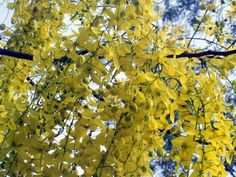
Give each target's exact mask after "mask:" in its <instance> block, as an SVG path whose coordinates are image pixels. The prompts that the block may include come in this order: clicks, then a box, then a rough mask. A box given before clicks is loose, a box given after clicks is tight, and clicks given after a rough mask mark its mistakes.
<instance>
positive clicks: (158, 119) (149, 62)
mask: <svg viewBox="0 0 236 177" xmlns="http://www.w3.org/2000/svg"><path fill="white" fill-rule="evenodd" d="M201 3H202V4H201V8H202V11H203V12H204V15H203V16H202V17H201V18H200V19H199V21H200V23H199V24H201V25H197V26H195V33H194V35H195V34H196V33H197V32H201V33H203V34H204V35H205V36H206V37H215V36H217V44H218V45H221V46H225V49H227V51H231V52H230V54H229V55H223V54H222V53H220V54H219V53H218V54H219V55H218V54H217V53H214V52H212V51H208V52H205V53H203V54H204V55H202V56H201V57H189V55H188V56H187V57H186V53H187V54H191V52H192V53H193V54H194V53H195V52H196V51H197V50H198V49H197V48H194V47H191V41H192V40H193V38H194V35H193V36H192V38H191V39H187V38H185V36H184V34H185V31H184V28H183V27H182V26H178V25H176V26H171V25H168V24H166V25H163V26H159V25H158V20H160V19H161V18H162V17H163V12H162V11H161V10H160V9H159V10H158V11H157V12H155V11H154V10H153V2H152V0H126V1H125V0H100V1H98V0H89V1H87V0H81V1H69V0H63V1H56V0H50V1H46V0H35V1H29V0H16V1H15V2H14V3H9V4H8V8H9V9H12V10H14V16H13V18H12V23H13V24H14V28H6V26H4V25H2V26H1V30H2V31H3V32H2V34H3V35H4V36H5V37H8V38H9V40H8V42H7V44H6V46H4V47H5V48H6V49H9V50H10V49H11V50H12V51H19V52H22V53H23V52H24V53H28V54H31V55H27V56H33V59H32V60H31V59H29V58H30V57H29V58H28V59H27V60H24V58H22V59H14V58H12V57H9V56H6V55H4V56H2V57H1V63H0V73H1V76H2V77H1V78H0V89H1V92H0V100H1V102H0V103H1V104H0V149H1V153H0V163H1V164H0V167H1V169H0V174H1V176H4V175H5V176H7V175H9V176H32V175H33V176H60V175H62V176H77V175H79V174H80V173H81V171H83V174H82V175H83V176H93V177H105V176H150V175H152V170H151V167H150V160H155V159H161V160H163V161H165V162H170V163H172V162H173V163H174V164H176V165H175V167H174V170H175V171H176V175H180V176H191V177H194V176H226V171H225V167H224V164H231V162H232V161H233V160H234V158H235V146H236V138H235V124H233V121H232V117H233V116H234V108H233V107H232V106H231V105H230V103H227V102H226V101H225V99H224V96H225V92H226V88H225V85H224V84H223V82H222V81H223V80H226V81H227V82H228V83H229V84H231V85H232V88H234V91H235V87H233V86H234V83H232V82H231V81H230V80H229V79H228V78H227V77H228V74H229V73H230V72H231V71H232V70H233V69H234V67H235V64H236V58H235V55H234V54H235V52H234V50H235V47H234V45H232V44H231V43H227V41H228V40H231V41H232V40H234V38H233V36H231V35H229V34H228V33H227V32H226V29H225V27H224V25H216V26H213V24H214V18H213V17H212V16H211V14H214V10H215V9H216V8H217V6H216V5H217V2H214V1H211V2H207V1H201ZM219 8H220V6H219ZM227 8H228V9H229V10H228V11H227V13H226V14H224V15H225V17H227V18H234V17H235V14H236V13H235V11H236V1H232V2H231V3H228V6H227ZM65 18H66V19H68V21H69V22H70V23H71V24H72V25H73V29H72V30H71V32H68V33H69V34H65V33H64V31H65V30H66V29H67V25H68V24H66V23H67V22H65ZM222 23H223V21H222ZM219 24H220V23H219ZM193 51H195V52H193ZM227 51H226V52H227ZM222 52H223V51H222ZM223 53H224V52H223ZM209 54H210V55H209ZM215 54H216V55H215ZM224 54H225V53H224ZM18 58H19V57H18ZM227 114H230V115H232V116H226V115H227ZM79 168H82V170H78V169H79ZM191 171H193V172H191Z"/></svg>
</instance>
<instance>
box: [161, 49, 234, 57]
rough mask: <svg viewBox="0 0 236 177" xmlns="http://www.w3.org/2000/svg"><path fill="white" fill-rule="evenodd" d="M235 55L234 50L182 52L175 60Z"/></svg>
mask: <svg viewBox="0 0 236 177" xmlns="http://www.w3.org/2000/svg"><path fill="white" fill-rule="evenodd" d="M233 54H236V49H235V50H229V51H223V52H219V51H212V50H208V51H204V52H199V53H188V52H184V53H181V54H179V55H176V58H184V57H187V58H193V57H195V58H200V57H204V56H207V57H209V58H213V57H214V56H223V57H226V56H229V55H233ZM166 57H167V58H173V57H174V55H167V56H166Z"/></svg>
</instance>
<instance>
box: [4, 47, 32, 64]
mask: <svg viewBox="0 0 236 177" xmlns="http://www.w3.org/2000/svg"><path fill="white" fill-rule="evenodd" d="M0 55H5V56H10V57H15V58H20V59H25V60H31V61H32V60H33V57H34V56H33V55H31V54H28V53H22V52H16V51H13V50H9V49H2V48H0Z"/></svg>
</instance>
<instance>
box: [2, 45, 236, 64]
mask: <svg viewBox="0 0 236 177" xmlns="http://www.w3.org/2000/svg"><path fill="white" fill-rule="evenodd" d="M87 53H88V51H87V50H82V51H79V52H78V55H85V54H87ZM233 54H236V49H235V50H228V51H223V52H220V51H212V50H208V51H204V52H198V53H188V52H184V53H181V54H179V55H176V58H185V57H187V58H193V57H195V58H200V57H204V56H206V57H209V58H213V57H214V56H223V57H226V56H229V55H233ZM0 55H4V56H11V57H15V58H19V59H24V60H30V61H33V57H34V56H33V55H32V54H29V53H22V52H16V51H13V50H9V49H2V48H0ZM166 57H167V58H173V57H174V55H173V54H171V55H167V56H166ZM65 59H66V60H67V59H69V58H67V57H66V56H65V57H62V58H61V59H55V60H54V62H55V63H56V62H62V63H63V61H64V60H65Z"/></svg>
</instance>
